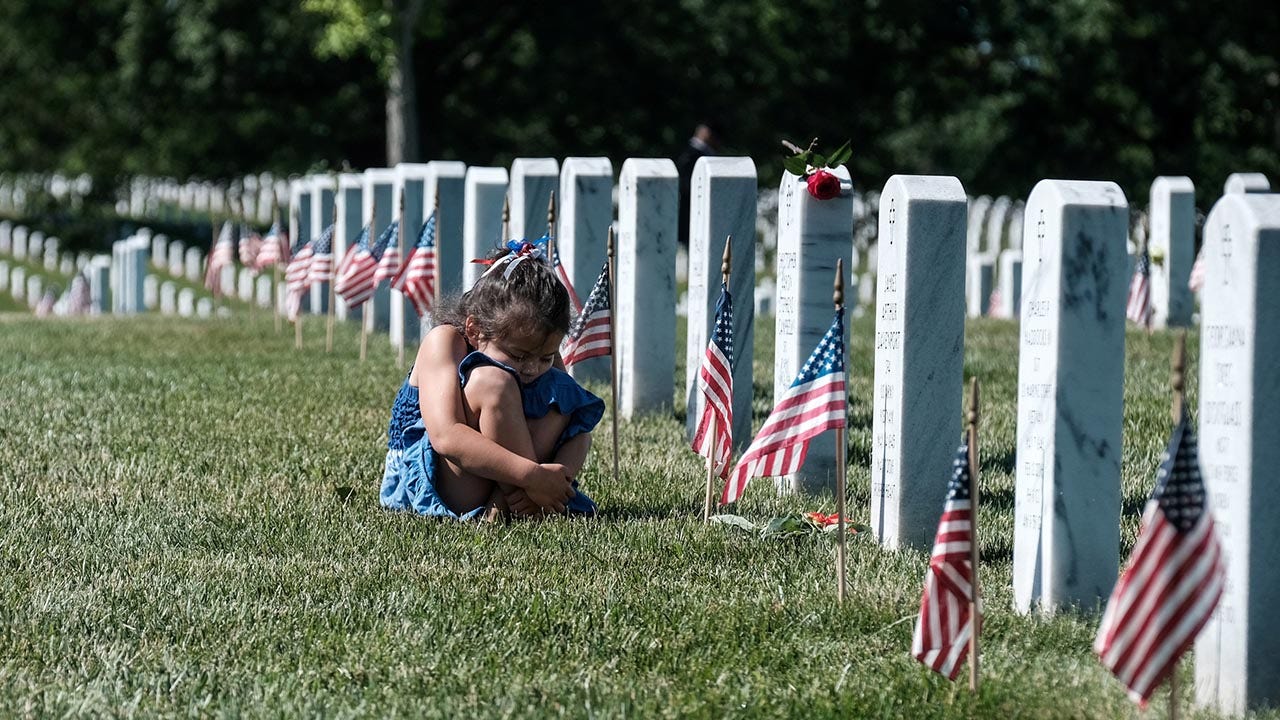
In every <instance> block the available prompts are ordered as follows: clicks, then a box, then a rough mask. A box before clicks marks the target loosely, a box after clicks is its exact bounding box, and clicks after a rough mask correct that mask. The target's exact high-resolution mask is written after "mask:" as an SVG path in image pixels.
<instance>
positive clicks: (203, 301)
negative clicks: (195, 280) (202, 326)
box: [196, 297, 213, 318]
mask: <svg viewBox="0 0 1280 720" xmlns="http://www.w3.org/2000/svg"><path fill="white" fill-rule="evenodd" d="M196 317H199V318H211V317H213V300H212V299H210V298H207V297H205V298H200V299H199V300H197V301H196Z"/></svg>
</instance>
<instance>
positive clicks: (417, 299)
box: [391, 212, 436, 317]
mask: <svg viewBox="0 0 1280 720" xmlns="http://www.w3.org/2000/svg"><path fill="white" fill-rule="evenodd" d="M391 287H392V288H394V289H396V290H399V291H400V292H401V293H402V294H403V295H404V296H405V297H407V298H409V302H410V303H412V304H413V309H414V311H416V312H417V313H418V317H422V316H424V315H426V314H427V313H429V312H431V310H432V309H433V308H434V307H435V302H436V214H435V213H434V212H433V213H431V215H430V217H428V218H427V221H426V222H425V223H423V224H422V229H421V230H420V231H418V240H417V242H415V243H414V244H413V248H412V249H411V250H409V257H407V258H405V260H404V264H403V265H401V266H400V270H399V272H397V273H396V274H395V277H393V278H392V279H391Z"/></svg>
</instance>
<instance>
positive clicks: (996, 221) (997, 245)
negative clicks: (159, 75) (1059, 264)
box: [880, 195, 1013, 258]
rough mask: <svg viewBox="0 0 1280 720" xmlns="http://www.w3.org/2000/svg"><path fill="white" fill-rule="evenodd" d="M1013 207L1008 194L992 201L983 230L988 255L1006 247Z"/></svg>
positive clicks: (994, 255)
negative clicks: (1008, 225) (1006, 228)
mask: <svg viewBox="0 0 1280 720" xmlns="http://www.w3.org/2000/svg"><path fill="white" fill-rule="evenodd" d="M880 201H881V202H882V203H883V202H884V199H883V198H881V200H880ZM1012 208H1013V201H1012V200H1010V199H1009V198H1008V196H1006V195H1001V196H1000V197H998V198H996V199H995V200H994V201H992V203H991V209H990V210H988V211H987V221H986V227H985V228H984V229H983V232H982V252H983V253H985V254H986V255H989V256H991V257H993V258H994V257H996V256H997V255H999V254H1000V251H1001V250H1003V249H1004V248H1005V247H1006V245H1007V242H1006V240H1005V225H1006V224H1007V223H1008V220H1009V211H1010V210H1011V209H1012Z"/></svg>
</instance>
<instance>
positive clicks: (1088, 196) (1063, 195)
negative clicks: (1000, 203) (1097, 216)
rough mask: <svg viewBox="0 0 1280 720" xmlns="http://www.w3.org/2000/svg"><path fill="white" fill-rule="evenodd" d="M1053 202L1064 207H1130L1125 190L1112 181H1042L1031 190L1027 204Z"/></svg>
mask: <svg viewBox="0 0 1280 720" xmlns="http://www.w3.org/2000/svg"><path fill="white" fill-rule="evenodd" d="M1052 200H1057V201H1058V202H1059V203H1060V204H1062V205H1085V206H1097V207H1116V208H1128V207H1129V201H1128V199H1127V198H1125V195H1124V190H1121V189H1120V186H1119V185H1117V184H1115V183H1114V182H1112V181H1110V180H1052V179H1045V180H1041V181H1040V182H1038V183H1036V186H1035V187H1034V188H1032V189H1031V195H1030V196H1029V197H1028V198H1027V204H1031V203H1036V202H1040V203H1044V202H1046V201H1052Z"/></svg>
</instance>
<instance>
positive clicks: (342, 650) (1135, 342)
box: [0, 314, 1278, 718]
mask: <svg viewBox="0 0 1280 720" xmlns="http://www.w3.org/2000/svg"><path fill="white" fill-rule="evenodd" d="M872 329H873V328H872V324H871V321H870V319H869V318H866V319H862V320H859V321H857V322H855V323H853V325H852V335H853V340H852V342H851V347H850V353H851V360H850V368H851V382H850V385H851V410H850V417H851V424H852V426H851V429H850V437H849V444H850V456H849V461H850V473H849V477H850V496H851V505H850V512H851V514H852V515H853V518H854V519H855V520H857V521H861V522H866V521H867V520H868V515H869V497H870V493H869V483H868V465H869V463H870V434H871V430H870V416H871V400H870V396H869V393H870V388H871V378H870V377H869V375H868V373H869V372H870V366H871V354H872V351H871V333H872ZM756 337H757V338H758V340H759V341H760V345H761V346H760V347H758V348H757V352H756V359H755V369H756V373H755V374H756V386H757V394H758V395H759V397H757V401H756V414H757V416H756V418H755V421H756V424H757V426H758V425H759V423H760V422H761V421H762V420H763V417H764V415H765V414H766V413H767V411H768V409H769V406H770V399H769V398H768V397H767V395H768V393H769V391H768V390H766V388H769V387H770V386H771V377H772V349H771V347H769V345H770V344H771V338H772V326H771V325H770V324H768V323H767V322H761V323H760V325H759V328H758V332H757V333H756ZM323 344H324V341H323V328H322V322H321V321H319V320H316V319H309V320H308V326H307V327H306V347H305V349H304V350H303V351H301V352H297V351H295V350H294V349H293V347H292V345H293V337H292V332H290V331H288V330H286V332H285V333H284V334H281V335H277V334H276V333H275V332H274V331H273V329H272V325H271V321H270V318H269V317H268V316H266V315H265V314H259V316H258V317H257V318H256V319H255V320H254V321H252V322H251V321H249V320H248V319H247V318H245V317H244V316H243V315H240V316H238V317H235V318H232V319H229V320H217V321H207V322H199V321H181V320H177V319H171V318H158V317H139V318H130V319H90V320H58V321H38V320H33V319H30V317H29V316H26V317H23V316H18V315H10V316H5V317H4V318H3V319H0V481H2V482H0V527H3V533H0V562H2V563H3V573H0V716H5V717H9V716H60V715H87V716H101V715H119V716H129V715H140V716H156V715H201V716H206V715H207V716H236V715H268V716H299V715H306V716H325V717H346V716H365V717H384V716H422V717H466V716H473V715H476V716H484V717H541V716H570V717H602V718H604V717H676V716H682V717H683V716H693V717H724V716H744V717H747V716H758V717H807V716H813V717H835V716H839V717H884V718H899V717H910V718H929V717H937V718H941V717H967V716H986V717H1090V718H1110V717H1137V716H1138V714H1137V711H1136V710H1135V708H1134V707H1133V706H1132V705H1131V703H1130V702H1129V701H1128V700H1127V699H1126V698H1125V697H1124V695H1123V693H1122V691H1121V688H1120V686H1119V684H1118V683H1117V682H1116V681H1114V680H1113V679H1112V678H1111V677H1110V676H1109V675H1108V674H1107V673H1106V672H1105V671H1104V670H1103V669H1102V668H1101V666H1100V665H1099V664H1098V662H1097V661H1096V660H1095V658H1094V657H1093V655H1092V653H1091V652H1090V645H1091V642H1092V640H1093V636H1094V633H1095V631H1096V627H1097V623H1098V616H1097V615H1096V614H1079V615H1076V614H1068V615H1065V616H1060V617H1057V618H1054V619H1041V618H1038V617H1029V618H1028V617H1020V616H1018V615H1016V614H1014V613H1012V612H1011V611H1010V609H1009V608H1010V606H1011V589H1010V583H1011V576H1010V566H1011V560H1012V538H1011V532H1012V525H1013V477H1012V471H1013V465H1014V434H1015V395H1016V376H1017V369H1016V347H1017V327H1016V325H1015V324H1013V323H1008V322H999V321H976V322H975V321H971V322H970V323H969V325H968V338H967V343H966V363H965V376H966V379H967V378H968V377H970V376H973V375H977V376H978V377H980V378H981V380H982V382H983V388H984V392H983V397H984V408H983V418H984V424H983V442H982V462H983V475H982V480H983V485H984V492H985V497H986V498H987V499H988V502H989V504H988V505H987V506H986V512H985V514H984V515H983V517H982V520H981V524H980V530H981V533H982V543H981V544H982V549H983V553H984V558H985V559H984V563H983V567H982V571H983V582H984V585H985V589H986V592H987V595H986V608H987V614H986V625H985V635H984V638H983V640H984V648H983V669H984V684H983V688H982V692H981V694H979V695H977V696H975V695H972V694H970V692H969V691H968V690H967V688H966V686H965V684H964V683H963V681H962V682H959V683H956V684H952V683H949V682H947V681H946V680H945V679H943V678H941V677H939V676H937V675H935V674H933V673H930V672H929V671H927V670H925V669H924V668H923V667H922V666H920V665H919V664H918V663H916V662H915V660H913V659H912V658H911V657H910V655H909V652H908V650H909V646H910V638H911V630H912V622H913V619H914V616H915V613H916V611H917V608H918V603H919V598H920V590H921V583H922V578H923V575H924V571H925V566H926V564H927V557H926V554H925V552H923V551H902V552H887V551H883V550H881V549H880V548H879V547H877V546H876V544H875V543H874V542H870V541H867V540H866V539H864V540H862V541H857V542H854V543H853V544H852V545H851V546H850V553H849V561H848V569H849V581H850V595H849V599H848V601H847V602H846V603H845V604H844V605H843V606H841V605H838V604H837V602H836V598H835V587H834V579H833V557H834V552H835V550H834V543H833V541H832V539H831V538H830V537H820V536H810V537H802V538H792V539H785V540H778V539H772V540H765V539H760V538H758V537H755V536H752V535H748V534H746V533H744V532H741V531H738V530H735V529H732V528H727V527H720V526H707V525H704V524H703V523H702V521H701V497H702V487H703V482H704V480H703V478H704V474H703V471H702V466H701V464H700V463H699V461H698V458H696V457H695V456H694V455H693V454H692V453H691V452H690V451H689V450H688V449H687V446H686V444H685V440H684V428H683V424H682V422H681V421H679V420H678V419H677V418H676V416H675V414H674V413H673V414H669V415H663V416H660V417H651V418H647V419H645V420H642V421H639V422H634V423H625V424H624V425H623V426H622V427H621V438H622V442H621V455H622V463H621V465H622V478H621V479H620V480H619V481H618V482H614V481H613V480H612V479H611V478H610V476H609V470H610V466H611V463H610V462H609V454H608V447H609V442H608V438H609V420H608V416H606V421H605V422H604V423H603V424H602V425H601V426H600V428H599V430H598V432H597V433H596V445H595V450H594V451H593V453H592V458H591V460H590V461H589V463H588V465H587V467H586V469H585V471H584V472H583V475H582V477H581V480H582V484H583V487H584V489H586V490H587V491H588V492H589V493H590V494H591V495H592V496H593V497H594V498H595V499H596V500H597V501H598V502H599V504H600V505H601V507H602V509H603V513H602V515H601V516H600V517H599V518H596V519H593V520H581V519H579V520H553V521H548V522H518V523H513V524H510V525H476V524H461V523H452V522H437V521H431V520H425V519H422V518H419V517H414V516H411V515H407V514H402V513H389V512H385V511H383V510H381V509H380V508H379V506H378V503H377V487H378V482H379V479H380V475H381V469H382V460H383V452H384V447H385V445H384V442H385V432H386V422H387V416H388V408H389V406H390V403H391V400H392V397H393V396H394V394H395V392H396V389H397V387H398V385H399V383H400V380H401V378H402V377H403V374H404V371H403V370H401V369H397V368H396V367H395V362H394V355H393V354H392V352H391V350H390V349H389V348H387V347H386V340H385V337H383V336H376V337H375V338H373V339H372V341H371V353H370V361H369V362H367V363H364V364H361V363H359V362H358V361H357V359H356V357H357V352H356V349H357V346H358V336H357V334H356V331H355V330H354V329H353V328H352V327H349V326H346V327H341V328H339V332H338V335H337V348H336V350H335V352H334V353H332V354H326V353H325V352H324V348H323ZM1171 347H1172V335H1170V334H1165V333H1158V334H1155V335H1151V336H1148V335H1146V334H1142V333H1130V334H1129V337H1128V347H1127V355H1128V358H1127V365H1126V369H1127V380H1126V385H1125V431H1124V432H1125V434H1124V446H1125V447H1124V506H1125V512H1126V514H1125V517H1124V519H1123V526H1124V533H1123V537H1124V543H1125V547H1124V551H1125V552H1126V553H1127V551H1128V549H1129V547H1130V545H1131V544H1132V542H1133V538H1134V535H1135V533H1136V529H1137V523H1138V518H1137V515H1138V512H1139V510H1140V508H1141V505H1142V503H1143V500H1144V498H1145V495H1146V493H1147V492H1148V491H1149V487H1150V485H1151V482H1152V478H1153V476H1154V471H1155V468H1156V466H1157V460H1158V455H1159V452H1160V449H1161V447H1162V446H1163V444H1164V442H1165V440H1166V436H1167V432H1168V429H1169V423H1168V357H1169V351H1170V349H1171ZM1196 347H1197V340H1196V337H1195V336H1194V335H1193V336H1192V338H1191V342H1190V349H1191V359H1192V370H1193V372H1192V373H1190V376H1189V378H1190V380H1191V388H1190V390H1191V392H1192V395H1193V396H1194V391H1195V377H1196V374H1195V372H1194V371H1195V365H1194V358H1195V354H1196V353H1195V349H1196ZM683 355H684V353H683V351H680V352H678V353H677V357H678V358H681V359H682V358H683ZM681 362H682V360H681ZM682 376H683V369H681V370H680V371H679V372H678V374H677V383H678V384H677V395H679V394H681V392H682V387H683V386H682V384H680V380H681V378H682ZM596 389H597V391H599V392H602V393H605V394H607V392H606V390H605V388H596ZM961 423H962V418H961V417H960V415H959V414H957V417H956V425H955V429H956V436H957V438H958V437H959V432H960V429H961ZM937 501H938V502H939V503H941V502H942V497H939V498H937ZM741 505H742V507H741V508H740V509H739V512H740V513H741V514H743V515H746V516H749V517H751V518H753V519H757V520H760V519H764V518H766V517H768V516H770V515H774V514H778V513H782V512H798V511H803V510H819V509H820V510H825V511H831V510H833V508H834V499H833V497H832V496H831V495H829V494H828V495H825V496H807V497H787V498H782V499H779V498H777V497H775V495H774V493H773V492H772V484H771V482H769V481H764V480H758V481H756V483H755V484H754V485H753V486H752V487H751V488H750V489H749V490H748V493H747V499H746V500H745V501H744V502H743V503H741ZM1189 670H1190V668H1189V666H1187V665H1185V664H1184V673H1183V677H1184V678H1187V679H1188V682H1186V683H1184V685H1183V686H1184V688H1189V686H1190V682H1189V679H1190V673H1189ZM1187 695H1188V697H1189V691H1188V692H1187ZM1161 702H1163V700H1161ZM1163 713H1164V710H1163V709H1162V707H1156V708H1155V710H1154V711H1153V712H1151V713H1149V714H1148V716H1154V717H1161V716H1162V715H1163ZM1193 716H1194V715H1193ZM1270 717H1278V715H1274V714H1273V715H1271V716H1270Z"/></svg>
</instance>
